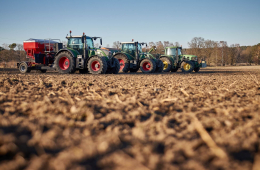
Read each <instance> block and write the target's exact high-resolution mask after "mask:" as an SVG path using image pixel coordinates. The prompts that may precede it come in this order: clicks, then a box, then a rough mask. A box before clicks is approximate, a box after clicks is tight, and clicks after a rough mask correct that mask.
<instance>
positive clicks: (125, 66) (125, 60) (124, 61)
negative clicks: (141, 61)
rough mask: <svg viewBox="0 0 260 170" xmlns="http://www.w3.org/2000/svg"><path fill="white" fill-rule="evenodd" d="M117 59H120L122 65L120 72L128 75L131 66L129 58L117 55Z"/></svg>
mask: <svg viewBox="0 0 260 170" xmlns="http://www.w3.org/2000/svg"><path fill="white" fill-rule="evenodd" d="M115 58H116V59H118V61H119V64H120V70H119V71H122V72H124V73H127V72H128V71H129V66H130V65H129V62H128V58H127V56H125V55H123V54H118V55H115Z"/></svg>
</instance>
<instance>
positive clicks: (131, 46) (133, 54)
mask: <svg viewBox="0 0 260 170" xmlns="http://www.w3.org/2000/svg"><path fill="white" fill-rule="evenodd" d="M121 45H122V46H121V51H118V52H116V53H114V58H116V59H118V61H119V63H120V71H122V72H125V73H127V72H128V71H130V72H137V71H138V70H139V68H140V69H141V71H142V72H143V73H154V72H158V73H159V72H162V71H163V63H162V61H161V60H159V59H157V58H156V57H154V56H153V55H152V54H151V53H150V52H151V51H152V50H154V47H153V48H152V49H151V50H150V51H149V52H142V45H146V47H147V44H146V43H138V42H122V43H121Z"/></svg>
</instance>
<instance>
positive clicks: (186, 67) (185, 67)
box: [181, 61, 194, 73]
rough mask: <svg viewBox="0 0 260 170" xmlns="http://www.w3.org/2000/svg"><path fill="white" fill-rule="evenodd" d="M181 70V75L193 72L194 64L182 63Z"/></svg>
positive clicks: (190, 62) (189, 62)
mask: <svg viewBox="0 0 260 170" xmlns="http://www.w3.org/2000/svg"><path fill="white" fill-rule="evenodd" d="M181 70H182V72H183V73H191V72H192V71H193V70H194V63H193V62H192V61H183V62H182V63H181Z"/></svg>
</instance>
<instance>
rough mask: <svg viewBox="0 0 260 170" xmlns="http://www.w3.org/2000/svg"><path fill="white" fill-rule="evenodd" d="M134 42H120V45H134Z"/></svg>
mask: <svg viewBox="0 0 260 170" xmlns="http://www.w3.org/2000/svg"><path fill="white" fill-rule="evenodd" d="M134 43H135V42H121V44H134Z"/></svg>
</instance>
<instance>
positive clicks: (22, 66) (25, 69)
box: [19, 62, 31, 74]
mask: <svg viewBox="0 0 260 170" xmlns="http://www.w3.org/2000/svg"><path fill="white" fill-rule="evenodd" d="M19 71H20V73H23V74H24V73H30V72H31V69H30V67H28V65H27V63H26V62H22V63H20V65H19Z"/></svg>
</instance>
